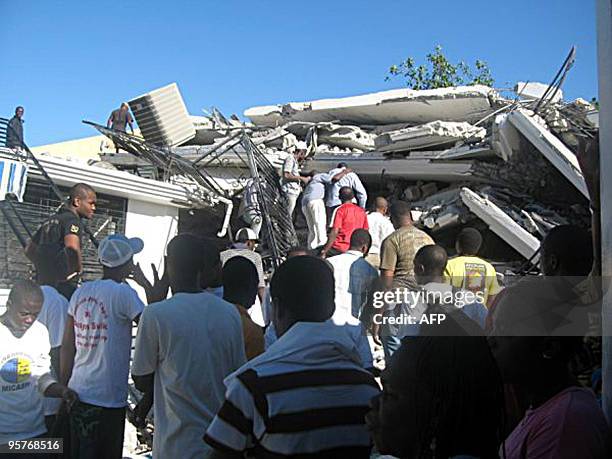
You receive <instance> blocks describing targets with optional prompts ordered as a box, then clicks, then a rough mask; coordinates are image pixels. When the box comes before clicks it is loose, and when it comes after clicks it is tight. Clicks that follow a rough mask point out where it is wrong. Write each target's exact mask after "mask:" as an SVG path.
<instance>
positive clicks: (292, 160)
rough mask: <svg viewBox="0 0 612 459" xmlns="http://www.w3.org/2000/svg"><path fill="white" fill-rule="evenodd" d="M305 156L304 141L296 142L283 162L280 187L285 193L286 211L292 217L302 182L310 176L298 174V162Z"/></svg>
mask: <svg viewBox="0 0 612 459" xmlns="http://www.w3.org/2000/svg"><path fill="white" fill-rule="evenodd" d="M305 157H306V142H301V141H300V142H298V144H297V145H296V146H295V149H294V150H293V152H292V153H290V154H289V155H287V158H285V162H284V163H283V169H282V176H281V189H282V191H283V194H284V195H285V199H286V203H287V212H288V213H289V217H291V218H293V210H294V209H295V204H296V203H297V200H298V197H299V196H300V193H301V192H302V183H303V184H304V185H306V184H308V182H309V181H310V177H302V176H301V175H300V162H302V161H303V160H304V158H305Z"/></svg>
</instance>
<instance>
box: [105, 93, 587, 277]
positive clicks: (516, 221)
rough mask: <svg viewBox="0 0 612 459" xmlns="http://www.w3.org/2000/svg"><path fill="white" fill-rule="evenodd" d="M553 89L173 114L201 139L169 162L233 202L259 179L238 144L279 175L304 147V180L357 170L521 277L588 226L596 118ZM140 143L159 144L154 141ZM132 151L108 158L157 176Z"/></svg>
mask: <svg viewBox="0 0 612 459" xmlns="http://www.w3.org/2000/svg"><path fill="white" fill-rule="evenodd" d="M175 89H176V88H175ZM548 89H550V88H549V87H548V86H547V85H542V84H538V83H518V84H517V87H516V93H514V94H509V95H506V97H504V96H503V95H502V94H500V93H499V92H498V91H496V90H495V89H492V88H489V87H485V86H460V87H452V88H442V89H433V90H423V91H415V90H411V89H394V90H389V91H383V92H378V93H373V94H365V95H360V96H354V97H345V98H338V99H323V100H314V101H308V102H289V103H284V104H279V105H269V106H261V107H253V108H249V109H247V110H245V112H244V115H245V117H246V118H248V120H249V121H246V122H243V121H240V120H239V119H238V118H237V117H235V116H234V117H231V118H229V119H227V118H225V117H223V115H221V114H220V113H219V112H218V111H217V110H213V111H212V113H211V115H210V116H203V117H189V116H188V115H187V113H186V110H179V111H178V112H177V111H176V110H175V111H174V112H172V111H171V110H170V112H169V113H168V114H166V115H163V116H162V117H164V116H165V118H166V120H165V123H166V124H167V125H169V126H171V127H172V128H174V129H177V130H178V129H180V130H181V132H183V133H184V132H189V131H190V132H191V134H190V135H189V136H188V138H185V137H184V136H183V138H181V140H180V142H178V143H175V144H173V145H169V144H165V145H164V148H165V149H166V150H164V151H167V152H168V154H169V155H175V156H174V157H175V158H182V159H185V160H187V161H191V162H192V163H193V162H196V168H198V169H199V170H200V171H201V172H203V173H205V175H206V176H207V177H210V178H211V180H214V181H215V183H217V184H219V186H220V188H221V189H223V190H224V193H225V195H224V196H225V197H226V198H228V199H233V198H239V197H240V193H241V191H242V188H243V187H244V183H245V180H246V179H247V178H248V177H249V171H248V160H247V158H246V151H245V148H244V145H243V143H242V142H235V141H234V140H235V139H236V138H237V136H238V133H239V132H244V133H247V134H248V136H249V138H250V139H251V140H252V143H253V145H255V146H256V148H257V149H258V151H260V152H261V153H262V155H263V156H265V158H266V159H267V160H268V161H269V163H270V164H271V165H273V166H274V167H275V168H277V169H279V168H280V165H281V164H282V161H283V160H284V158H285V157H286V155H287V153H286V151H287V150H288V149H289V147H291V146H292V145H294V144H295V143H296V142H297V141H298V140H300V141H306V142H307V144H308V148H309V150H308V151H309V157H308V160H307V161H306V163H305V164H304V165H303V170H311V169H316V170H319V171H327V170H330V169H332V168H334V167H335V166H336V164H337V163H339V162H347V163H348V164H349V165H350V167H351V168H352V169H353V170H354V171H355V172H357V173H358V174H359V175H360V177H361V178H362V180H363V181H364V183H365V184H366V188H367V189H368V192H369V194H370V196H372V197H373V196H377V195H383V196H386V197H389V198H391V199H403V200H405V201H408V202H410V203H411V205H412V206H413V209H414V215H415V217H416V224H417V225H418V226H420V227H422V228H424V229H426V230H427V231H428V232H429V233H430V234H431V235H432V236H433V237H434V238H435V239H436V240H438V241H440V242H441V243H442V244H443V245H445V246H446V247H447V248H449V250H450V251H451V252H452V247H453V240H454V237H455V235H456V233H457V232H458V231H459V229H460V228H462V227H463V226H466V225H469V226H475V227H477V228H479V229H481V230H483V231H484V233H485V247H484V251H485V255H486V256H488V257H489V258H491V259H493V260H497V261H500V262H506V263H509V265H508V266H513V265H514V266H520V265H522V264H524V263H525V261H526V260H530V259H531V260H532V261H535V260H536V259H537V251H538V248H539V241H540V240H541V238H542V237H543V235H544V234H546V232H547V231H548V230H549V229H550V228H551V227H553V226H555V225H559V224H563V223H573V224H577V225H580V226H584V227H588V225H589V222H590V212H589V207H588V194H587V189H586V185H585V182H584V178H583V176H582V173H581V171H580V168H579V166H578V161H577V158H576V148H577V145H578V137H579V136H586V137H588V136H592V135H594V133H596V131H597V129H598V123H597V110H596V107H594V106H593V105H592V104H590V103H588V102H586V101H584V100H582V99H577V100H575V101H572V102H564V101H563V99H562V93H561V91H560V90H555V91H548ZM174 97H175V105H179V106H180V105H181V104H183V102H182V99H180V94H179V93H178V89H176V92H175V94H174ZM144 98H146V97H144ZM142 100H143V96H141V97H139V98H136V99H135V100H134V101H131V102H130V106H131V107H132V111H133V112H134V113H135V116H136V119H137V121H138V122H139V125H141V126H142V125H143V124H144V125H146V124H147V122H146V120H144V119H143V118H142V117H141V119H139V110H141V107H138V106H137V104H141V103H142ZM182 106H183V107H184V104H183V105H182ZM177 113H178V114H177ZM156 116H158V117H159V116H160V113H157V114H156ZM159 129H160V128H158V130H159ZM106 134H107V135H109V133H108V132H106ZM142 134H143V136H144V140H145V141H147V142H151V143H153V144H155V143H156V142H158V140H157V138H156V135H157V136H158V134H156V132H153V133H149V132H147V131H146V130H144V129H143V130H142ZM110 136H111V137H113V134H112V133H110ZM167 136H168V137H171V136H170V134H168V135H167ZM158 145H159V143H158ZM228 145H230V146H231V149H229V148H228ZM126 150H127V152H126V153H119V154H113V153H106V154H102V155H100V157H101V160H102V161H104V162H106V163H110V164H112V165H113V166H114V167H117V168H119V169H129V170H131V171H133V172H136V173H138V169H139V168H146V166H150V165H151V164H150V161H149V160H147V159H146V158H143V155H142V152H139V151H138V149H134V148H133V147H131V146H129V145H128V146H126ZM228 151H231V152H232V155H229V154H228ZM204 158H206V159H205V160H203V159H204ZM209 158H213V159H214V160H211V159H209ZM162 175H163V174H162ZM174 179H176V177H175V178H174ZM236 208H237V207H236V206H234V210H235V209H236ZM298 233H299V231H298Z"/></svg>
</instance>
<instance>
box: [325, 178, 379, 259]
mask: <svg viewBox="0 0 612 459" xmlns="http://www.w3.org/2000/svg"><path fill="white" fill-rule="evenodd" d="M339 196H340V201H341V202H342V205H341V206H340V207H338V208H337V209H336V210H335V211H334V214H333V216H332V229H331V231H330V232H329V236H328V238H327V244H325V247H323V250H321V256H322V257H324V258H325V257H327V256H329V257H333V256H334V255H339V254H341V253H344V252H346V251H347V250H348V249H349V246H350V245H351V235H352V234H353V231H355V230H356V229H366V230H367V229H368V216H367V215H366V213H365V210H363V209H362V208H361V207H359V206H358V205H356V204H353V202H352V201H353V199H354V198H355V193H354V192H353V190H352V189H351V188H350V187H348V186H343V187H342V188H340V193H339Z"/></svg>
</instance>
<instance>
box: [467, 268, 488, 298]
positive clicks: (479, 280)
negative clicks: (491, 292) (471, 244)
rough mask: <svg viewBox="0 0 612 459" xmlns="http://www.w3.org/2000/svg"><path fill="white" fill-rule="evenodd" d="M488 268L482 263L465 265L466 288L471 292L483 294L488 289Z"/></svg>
mask: <svg viewBox="0 0 612 459" xmlns="http://www.w3.org/2000/svg"><path fill="white" fill-rule="evenodd" d="M486 279H487V267H486V266H485V265H483V264H480V263H465V279H464V281H463V282H464V284H465V285H464V288H465V289H466V290H469V291H470V292H482V291H484V290H485V287H486Z"/></svg>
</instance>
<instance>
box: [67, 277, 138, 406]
mask: <svg viewBox="0 0 612 459" xmlns="http://www.w3.org/2000/svg"><path fill="white" fill-rule="evenodd" d="M143 309H144V304H143V302H142V301H141V300H140V298H139V297H138V295H137V294H136V291H134V290H133V289H132V287H130V286H129V285H127V284H124V283H118V282H115V281H113V280H110V279H102V280H96V281H92V282H86V283H84V284H83V285H82V286H81V287H80V288H79V289H77V290H76V291H75V292H74V294H73V295H72V298H71V299H70V306H69V307H68V315H70V316H72V317H73V318H74V335H75V346H76V355H75V356H74V366H73V369H72V376H71V377H70V381H69V382H68V387H70V388H71V389H73V390H74V391H75V392H76V393H77V394H78V395H79V399H80V400H82V401H83V402H85V403H89V404H91V405H96V406H101V407H104V408H121V407H124V406H126V404H127V392H128V373H129V367H130V350H131V344H132V321H133V320H134V318H135V317H136V316H138V315H139V314H140V313H142V311H143Z"/></svg>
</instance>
